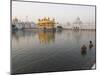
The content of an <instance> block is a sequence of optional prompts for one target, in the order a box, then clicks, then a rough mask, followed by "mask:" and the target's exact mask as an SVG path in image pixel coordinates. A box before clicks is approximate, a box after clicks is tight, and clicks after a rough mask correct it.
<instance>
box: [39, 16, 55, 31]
mask: <svg viewBox="0 0 100 75" xmlns="http://www.w3.org/2000/svg"><path fill="white" fill-rule="evenodd" d="M54 27H55V19H52V20H51V19H50V18H46V17H45V18H43V19H38V28H39V29H53V28H54Z"/></svg>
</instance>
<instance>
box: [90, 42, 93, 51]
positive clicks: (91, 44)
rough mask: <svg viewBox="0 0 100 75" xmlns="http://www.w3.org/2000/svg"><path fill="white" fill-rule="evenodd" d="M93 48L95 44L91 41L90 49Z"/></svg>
mask: <svg viewBox="0 0 100 75" xmlns="http://www.w3.org/2000/svg"><path fill="white" fill-rule="evenodd" d="M92 47H93V43H92V41H90V44H89V48H90V49H91V48H92Z"/></svg>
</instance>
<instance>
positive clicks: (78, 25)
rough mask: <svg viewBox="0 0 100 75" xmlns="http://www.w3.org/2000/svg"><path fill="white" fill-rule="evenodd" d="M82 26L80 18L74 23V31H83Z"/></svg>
mask: <svg viewBox="0 0 100 75" xmlns="http://www.w3.org/2000/svg"><path fill="white" fill-rule="evenodd" d="M81 26H82V21H81V20H80V18H79V17H77V19H76V21H75V22H74V23H73V29H74V30H79V29H81Z"/></svg>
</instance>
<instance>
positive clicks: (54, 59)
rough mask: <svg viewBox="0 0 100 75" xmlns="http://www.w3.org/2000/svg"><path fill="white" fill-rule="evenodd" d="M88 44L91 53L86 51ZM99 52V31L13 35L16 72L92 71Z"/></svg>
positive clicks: (20, 33)
mask: <svg viewBox="0 0 100 75" xmlns="http://www.w3.org/2000/svg"><path fill="white" fill-rule="evenodd" d="M90 40H91V41H92V42H93V45H94V46H93V47H92V48H91V49H90V48H89V41H90ZM84 44H85V45H86V47H87V50H84V51H83V50H81V47H82V46H83V45H84ZM95 50H96V48H95V31H72V30H63V31H60V32H42V31H39V32H37V31H35V30H25V31H16V32H12V73H17V74H18V73H37V72H53V71H70V70H87V69H91V66H93V64H94V63H95Z"/></svg>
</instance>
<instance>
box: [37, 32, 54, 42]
mask: <svg viewBox="0 0 100 75" xmlns="http://www.w3.org/2000/svg"><path fill="white" fill-rule="evenodd" d="M38 37H39V41H40V43H45V44H47V43H50V42H54V41H55V33H54V32H43V31H41V32H38Z"/></svg>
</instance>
